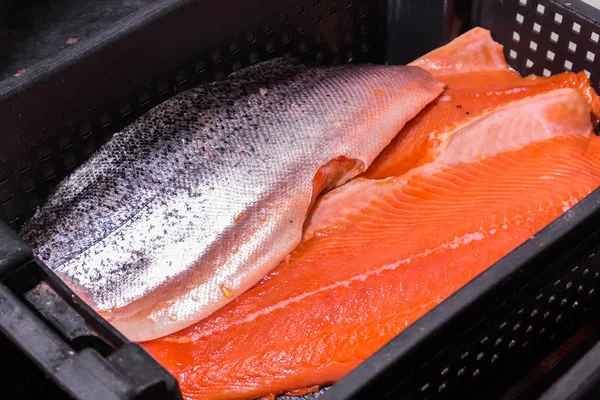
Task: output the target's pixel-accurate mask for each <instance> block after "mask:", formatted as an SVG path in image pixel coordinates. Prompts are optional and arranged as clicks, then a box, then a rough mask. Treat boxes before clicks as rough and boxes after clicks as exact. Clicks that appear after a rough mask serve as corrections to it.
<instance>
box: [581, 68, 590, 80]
mask: <svg viewBox="0 0 600 400" xmlns="http://www.w3.org/2000/svg"><path fill="white" fill-rule="evenodd" d="M583 73H584V74H585V75H586V76H587V77H588V79H589V77H590V76H591V74H590V71H588V70H587V69H584V70H583Z"/></svg>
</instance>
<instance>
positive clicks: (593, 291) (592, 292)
mask: <svg viewBox="0 0 600 400" xmlns="http://www.w3.org/2000/svg"><path fill="white" fill-rule="evenodd" d="M595 292H596V288H591V289H590V291H589V292H588V296H590V297H592V296H593V295H594V293H595Z"/></svg>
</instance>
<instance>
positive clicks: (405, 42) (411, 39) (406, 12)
mask: <svg viewBox="0 0 600 400" xmlns="http://www.w3.org/2000/svg"><path fill="white" fill-rule="evenodd" d="M454 14H455V13H454V0H420V1H410V0H387V16H386V26H387V32H386V38H385V42H386V46H387V47H386V50H385V62H386V63H387V64H407V63H409V62H411V61H413V60H415V59H417V58H419V57H421V56H422V55H423V54H425V53H427V52H429V51H431V50H433V49H435V48H437V47H440V46H442V45H444V44H446V43H448V42H449V41H450V40H451V39H452V27H453V21H454ZM423 21H427V23H423Z"/></svg>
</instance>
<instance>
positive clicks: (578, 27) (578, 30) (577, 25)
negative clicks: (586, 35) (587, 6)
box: [572, 22, 581, 34]
mask: <svg viewBox="0 0 600 400" xmlns="http://www.w3.org/2000/svg"><path fill="white" fill-rule="evenodd" d="M572 30H573V32H575V33H577V34H579V32H581V25H579V24H578V23H577V22H573V28H572Z"/></svg>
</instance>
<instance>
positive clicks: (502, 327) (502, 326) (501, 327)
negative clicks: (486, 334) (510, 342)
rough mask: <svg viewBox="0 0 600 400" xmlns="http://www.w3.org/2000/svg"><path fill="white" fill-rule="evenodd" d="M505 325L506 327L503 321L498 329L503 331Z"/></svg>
mask: <svg viewBox="0 0 600 400" xmlns="http://www.w3.org/2000/svg"><path fill="white" fill-rule="evenodd" d="M506 325H508V323H507V322H506V321H503V322H502V323H501V324H500V326H499V327H498V329H504V328H505V327H506Z"/></svg>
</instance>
